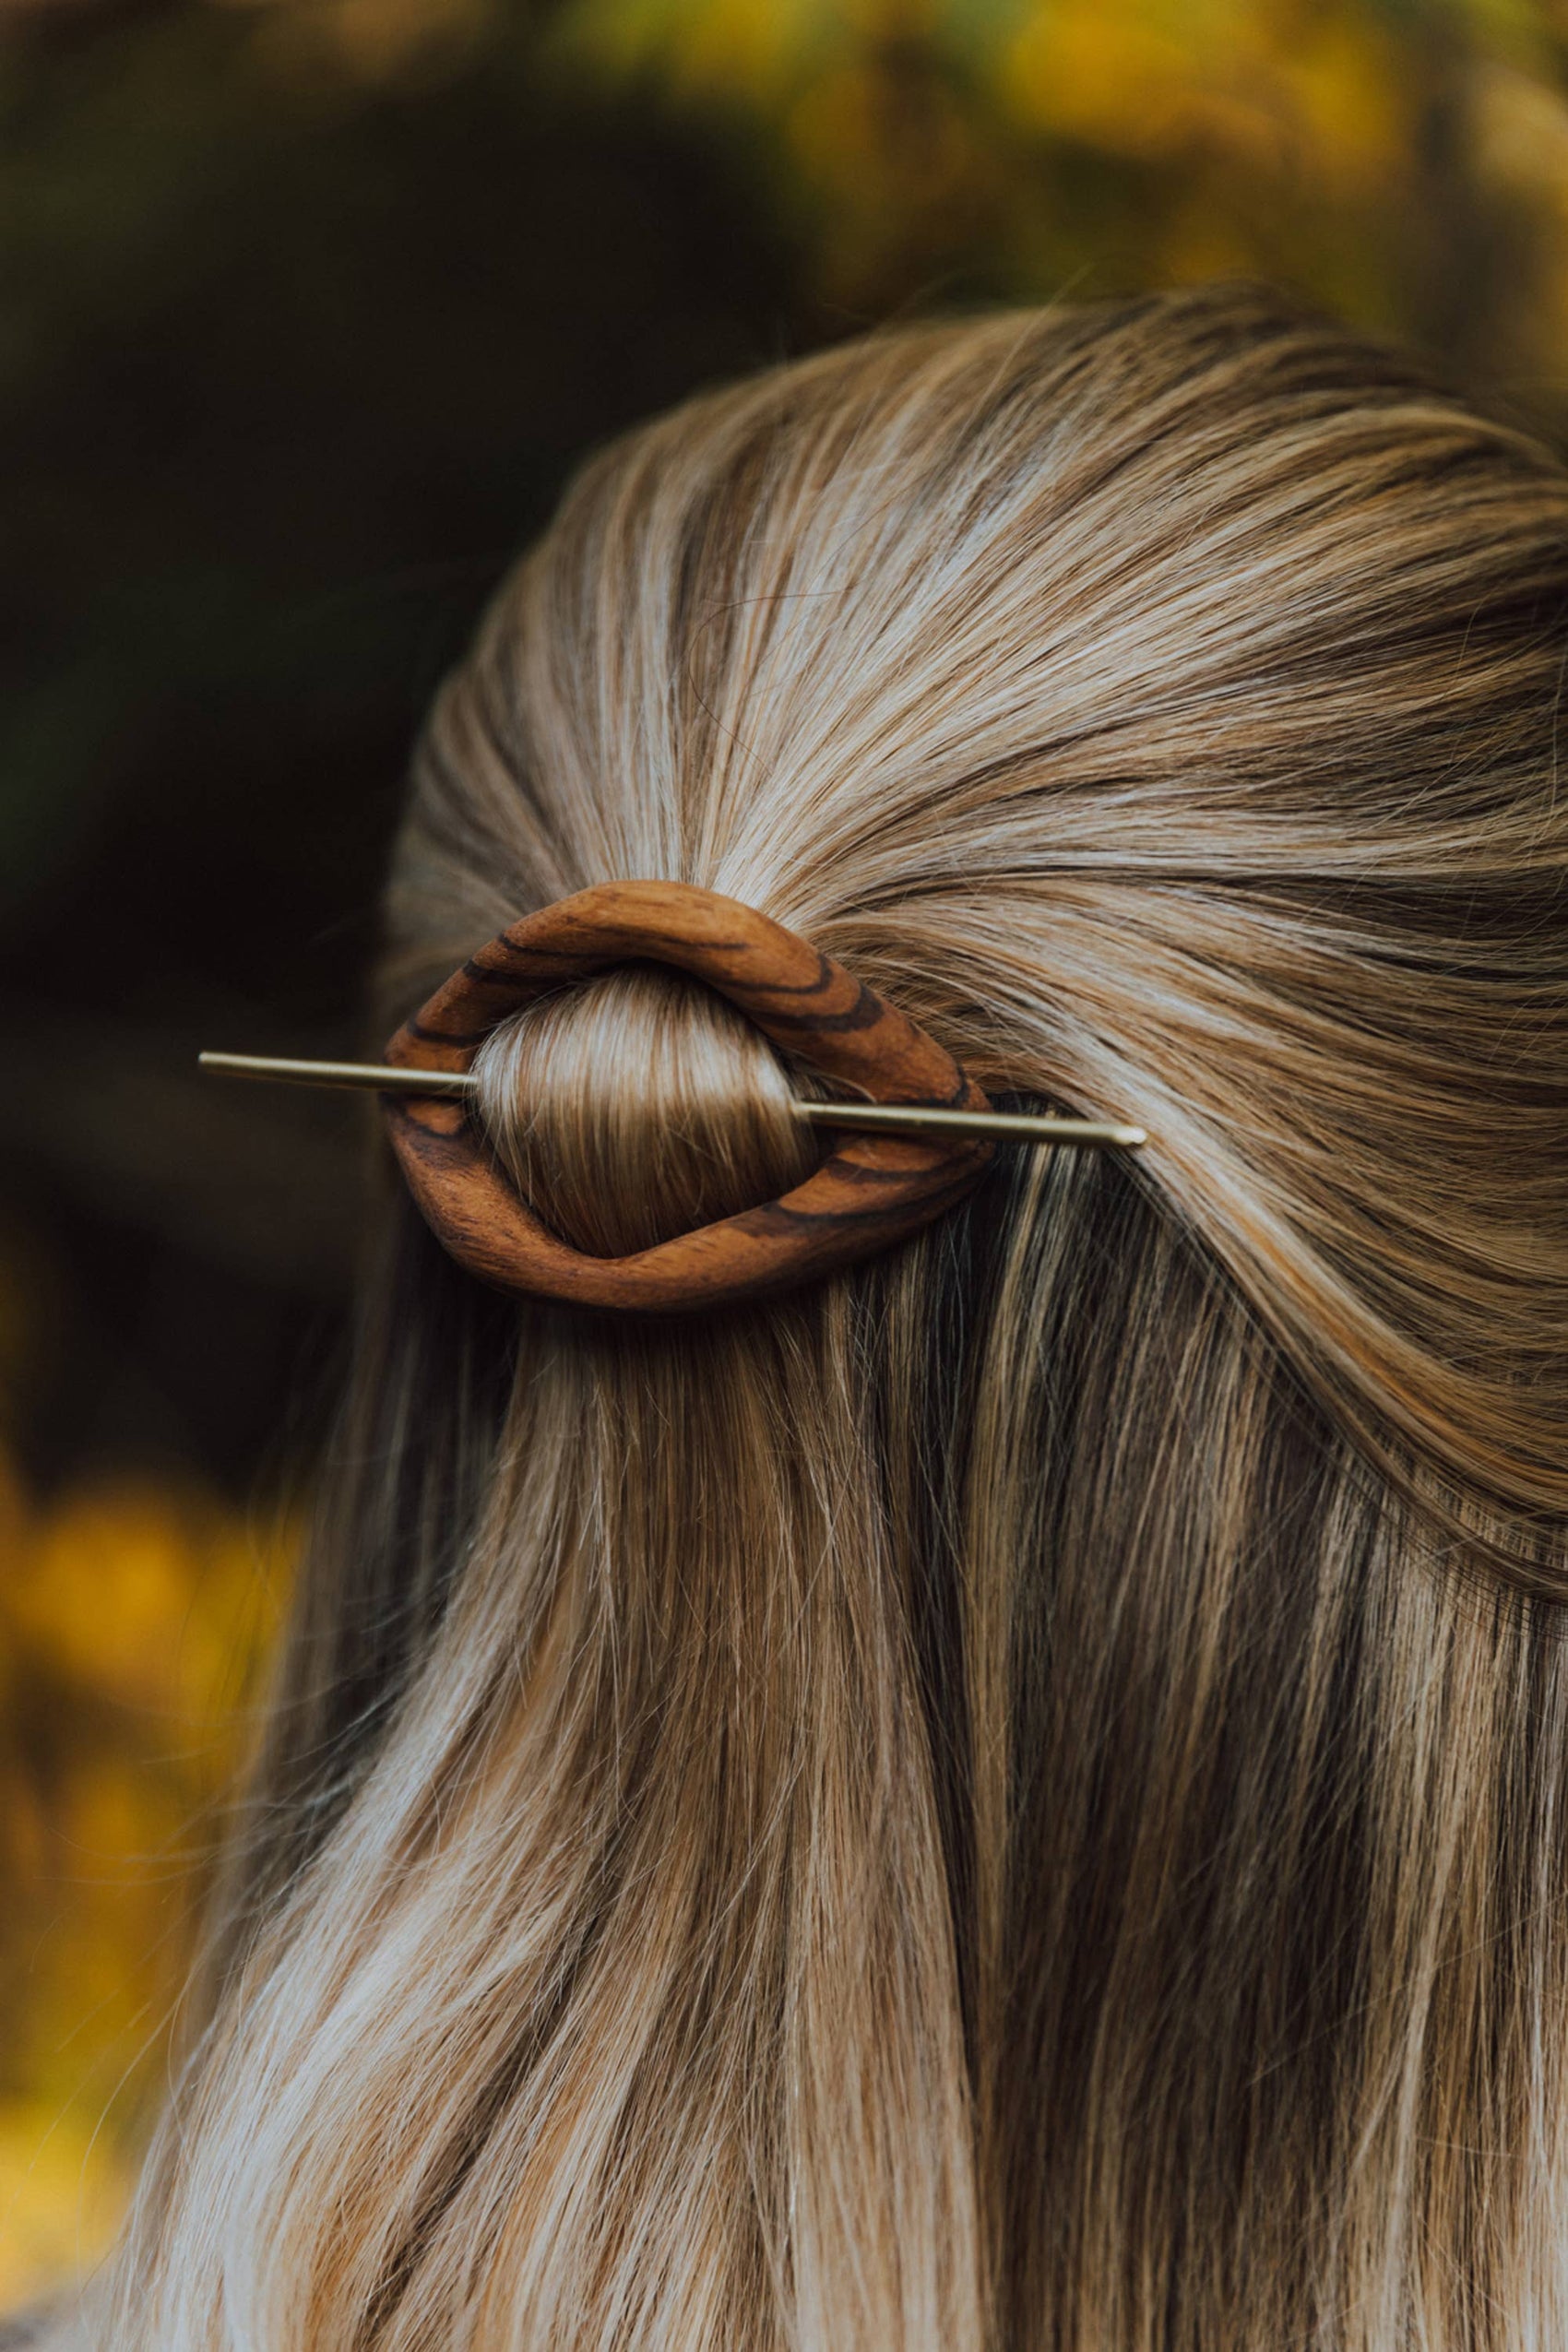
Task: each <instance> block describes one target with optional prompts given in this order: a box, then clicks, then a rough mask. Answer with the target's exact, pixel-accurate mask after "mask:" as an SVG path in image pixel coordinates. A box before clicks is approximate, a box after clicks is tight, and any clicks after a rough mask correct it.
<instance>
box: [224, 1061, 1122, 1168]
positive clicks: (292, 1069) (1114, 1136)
mask: <svg viewBox="0 0 1568 2352" xmlns="http://www.w3.org/2000/svg"><path fill="white" fill-rule="evenodd" d="M196 1059H197V1061H198V1062H199V1063H200V1064H201V1067H202V1068H203V1069H204V1070H211V1071H214V1072H215V1073H216V1074H217V1075H219V1076H220V1077H225V1078H258V1079H271V1080H274V1081H275V1082H276V1083H278V1084H279V1085H281V1086H291V1087H344V1088H359V1089H362V1091H364V1092H366V1093H369V1094H392V1095H424V1096H426V1097H427V1098H428V1097H431V1096H446V1097H448V1098H452V1097H456V1098H457V1099H463V1098H466V1097H468V1096H471V1095H474V1094H477V1093H478V1091H479V1080H478V1079H477V1078H476V1077H474V1076H473V1075H472V1073H471V1072H469V1071H467V1070H410V1069H397V1068H394V1067H393V1066H392V1064H391V1063H383V1062H300V1061H294V1060H291V1059H289V1058H288V1057H286V1056H283V1055H279V1054H267V1053H201V1054H198V1055H197V1056H196ZM790 1110H791V1112H792V1114H793V1116H794V1117H795V1118H797V1119H798V1120H799V1121H800V1122H801V1124H802V1126H803V1127H824V1128H832V1129H835V1130H836V1131H837V1132H840V1133H843V1134H855V1135H888V1134H893V1135H955V1136H972V1137H973V1138H974V1139H975V1140H976V1141H977V1142H985V1143H1001V1144H1082V1145H1100V1146H1115V1147H1117V1148H1120V1149H1122V1150H1123V1151H1135V1150H1136V1149H1137V1147H1138V1146H1139V1145H1140V1144H1144V1143H1146V1142H1147V1141H1148V1137H1147V1135H1146V1133H1145V1131H1144V1130H1143V1128H1142V1127H1128V1126H1123V1125H1121V1124H1119V1123H1117V1122H1115V1121H1111V1120H1103V1119H1052V1118H1049V1117H1046V1116H1044V1115H1037V1114H1035V1113H1034V1112H1032V1111H939V1110H936V1109H934V1108H932V1107H931V1106H929V1105H927V1104H922V1103H903V1102H808V1101H805V1100H804V1099H802V1098H800V1097H798V1096H797V1098H796V1099H795V1100H794V1101H793V1102H792V1103H791V1105H790Z"/></svg>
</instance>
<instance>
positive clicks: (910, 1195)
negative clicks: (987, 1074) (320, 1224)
mask: <svg viewBox="0 0 1568 2352" xmlns="http://www.w3.org/2000/svg"><path fill="white" fill-rule="evenodd" d="M625 963H654V964H664V965H669V966H671V968H673V969H675V970H677V971H683V972H685V973H687V974H688V975H689V976H690V978H691V979H693V980H699V981H701V983H702V984H703V985H704V986H705V987H707V988H711V989H713V990H715V991H716V992H717V993H718V994H719V995H720V996H724V997H728V999H729V1001H730V1003H731V1004H733V1005H734V1006H735V1008H736V1010H737V1011H738V1012H740V1013H742V1014H743V1015H744V1016H745V1017H746V1019H747V1020H749V1021H751V1022H752V1023H753V1024H754V1026H755V1027H756V1028H758V1029H760V1030H761V1032H762V1034H763V1036H764V1037H766V1039H769V1041H770V1042H771V1043H772V1044H774V1045H776V1046H777V1047H778V1049H779V1050H780V1051H782V1052H785V1053H788V1054H789V1055H790V1056H791V1057H792V1058H794V1059H796V1060H799V1061H801V1062H803V1063H805V1065H806V1067H807V1068H808V1069H811V1070H814V1071H817V1072H818V1073H819V1074H820V1075H822V1076H823V1077H825V1078H827V1079H829V1080H831V1081H832V1082H834V1083H835V1084H836V1085H837V1086H838V1087H842V1088H844V1089H845V1090H846V1091H847V1092H848V1094H849V1096H850V1098H851V1099H849V1100H844V1099H839V1100H837V1101H834V1102H807V1101H802V1100H797V1101H796V1103H795V1106H794V1108H795V1116H796V1117H797V1118H798V1119H799V1120H800V1121H801V1123H802V1125H805V1126H810V1127H825V1128H829V1129H836V1130H839V1131H841V1132H839V1133H838V1134H836V1135H835V1136H834V1138H833V1140H832V1143H831V1146H830V1148H829V1149H828V1150H827V1151H826V1154H825V1156H824V1158H823V1159H822V1160H821V1162H820V1164H819V1165H818V1166H817V1167H816V1168H815V1169H814V1170H813V1171H812V1173H811V1174H810V1175H809V1176H806V1177H804V1178H803V1179H802V1182H800V1183H798V1184H795V1185H793V1186H791V1188H790V1190H789V1191H788V1192H785V1193H781V1194H779V1195H778V1198H777V1199H776V1200H771V1201H763V1202H761V1203H759V1204H758V1205H757V1206H755V1207H753V1208H743V1209H741V1210H738V1211H737V1212H736V1214H735V1215H733V1216H732V1217H720V1218H715V1219H714V1220H713V1221H712V1222H711V1223H710V1224H707V1225H698V1226H694V1227H693V1228H692V1229H690V1230H689V1231H687V1232H683V1233H674V1234H671V1236H670V1238H669V1239H668V1240H667V1241H656V1242H654V1243H653V1244H652V1245H651V1246H650V1247H649V1248H647V1249H645V1250H634V1251H632V1252H631V1253H629V1254H628V1255H626V1256H624V1257H596V1256H593V1255H591V1254H590V1253H588V1252H586V1251H582V1250H578V1249H574V1248H573V1247H572V1245H571V1244H570V1242H568V1241H566V1240H565V1239H564V1237H563V1236H562V1235H561V1234H559V1233H557V1232H556V1231H555V1230H554V1229H552V1227H551V1226H550V1225H549V1224H548V1223H547V1222H546V1220H545V1219H544V1218H542V1217H541V1216H540V1214H539V1213H538V1211H537V1209H536V1208H535V1206H534V1205H533V1203H532V1202H531V1201H529V1200H525V1199H524V1197H523V1195H522V1194H521V1193H520V1192H519V1191H518V1190H517V1187H516V1186H515V1185H514V1184H513V1183H511V1182H509V1180H508V1179H507V1176H506V1174H505V1170H503V1169H502V1168H501V1167H500V1165H499V1164H498V1162H497V1161H496V1158H495V1156H494V1154H493V1152H492V1151H491V1150H490V1149H489V1147H488V1146H487V1145H486V1143H485V1140H484V1138H483V1136H482V1135H481V1134H480V1133H479V1130H478V1128H477V1126H476V1124H475V1123H474V1122H473V1121H472V1120H471V1119H469V1116H468V1106H469V1097H470V1096H471V1094H472V1092H473V1085H474V1080H473V1061H474V1056H475V1054H476V1053H478V1051H479V1050H480V1048H481V1046H482V1045H483V1043H484V1040H485V1039H486V1038H487V1037H490V1036H491V1035H492V1034H493V1031H494V1030H495V1029H496V1028H499V1026H500V1024H501V1023H502V1022H503V1021H505V1020H506V1019H507V1018H508V1017H509V1016H511V1015H512V1014H514V1013H516V1012H517V1011H518V1010H519V1009H520V1007H521V1006H523V1005H524V1004H528V1003H529V1001H530V1000H532V999H533V998H536V997H539V996H541V995H549V994H552V993H553V992H555V991H556V990H558V989H561V988H565V987H571V986H573V985H575V984H576V982H577V981H579V980H588V979H590V978H591V977H592V975H593V974H594V973H596V972H602V971H607V970H609V969H610V968H612V966H614V965H617V964H625ZM202 1060H203V1062H204V1063H205V1064H206V1066H207V1067H208V1069H222V1070H227V1071H229V1072H232V1073H233V1074H235V1075H243V1076H246V1077H253V1078H261V1077H269V1078H283V1079H291V1080H293V1081H295V1082H297V1083H301V1084H303V1085H305V1086H329V1087H330V1086H339V1087H340V1086H350V1087H367V1088H368V1089H369V1090H370V1091H371V1092H372V1093H374V1094H376V1095H379V1097H380V1099H381V1115H382V1117H383V1119H384V1120H385V1122H386V1133H387V1136H388V1139H389V1141H390V1143H391V1146H392V1149H393V1151H394V1153H395V1154H396V1156H397V1159H398V1165H399V1166H400V1168H401V1169H402V1171H403V1175H404V1178H405V1180H406V1182H407V1183H408V1187H409V1190H410V1194H412V1196H413V1201H414V1205H415V1206H416V1207H417V1208H418V1209H419V1211H420V1214H421V1215H422V1217H423V1218H424V1220H425V1222H426V1224H427V1225H428V1226H429V1227H430V1229H431V1230H432V1232H433V1233H434V1235H435V1237H436V1239H437V1240H438V1241H440V1242H441V1243H442V1245H443V1247H444V1248H445V1249H446V1250H447V1251H448V1252H449V1253H451V1255H452V1256H453V1257H454V1258H456V1259H457V1263H458V1265H461V1266H463V1267H465V1268H466V1269H467V1271H468V1272H469V1274H473V1275H477V1276H478V1277H479V1278H480V1279H481V1281H484V1282H493V1283H494V1284H496V1285H497V1286H498V1287H499V1288H500V1289H504V1290H513V1291H516V1292H517V1293H518V1294H519V1296H521V1297H524V1298H532V1299H552V1300H558V1301H562V1302H564V1303H567V1304H570V1305H574V1306H581V1307H594V1308H609V1309H610V1310H612V1312H614V1313H623V1314H652V1315H665V1314H687V1313H696V1312H699V1311H702V1310H705V1309H708V1308H716V1307H729V1306H734V1305H738V1304H739V1303H741V1302H742V1301H746V1300H753V1299H763V1298H769V1297H773V1296H775V1295H776V1294H777V1293H778V1292H779V1291H781V1290H788V1289H793V1288H794V1287H796V1286H797V1285H799V1284H801V1283H802V1282H810V1281H814V1280H816V1279H818V1278H819V1277H822V1276H824V1275H827V1274H833V1273H836V1272H837V1270H838V1269H839V1268H840V1267H842V1266H847V1265H853V1264H854V1263H855V1261H856V1260H857V1259H859V1258H864V1257H868V1256H870V1255H871V1254H872V1253H873V1252H875V1251H879V1250H885V1249H888V1248H891V1247H892V1246H893V1244H894V1243H896V1242H898V1241H907V1240H908V1239H909V1236H910V1235H911V1234H914V1233H918V1232H919V1231H920V1229H921V1227H922V1226H925V1225H929V1224H930V1223H931V1222H932V1219H933V1218H937V1217H940V1216H942V1215H943V1214H944V1212H945V1211H946V1210H948V1209H950V1208H954V1207H956V1206H957V1204H958V1203H959V1202H960V1201H962V1200H964V1199H966V1198H967V1197H968V1194H970V1193H972V1192H973V1191H974V1189H975V1187H976V1185H977V1184H978V1183H979V1182H980V1180H981V1178H982V1177H983V1176H984V1174H985V1172H986V1170H987V1168H988V1167H989V1166H990V1164H991V1160H992V1156H993V1154H994V1152H995V1149H996V1146H997V1145H998V1144H999V1143H1014V1144H1018V1143H1025V1144H1028V1143H1034V1144H1110V1145H1122V1146H1129V1147H1130V1146H1136V1145H1138V1144H1141V1143H1142V1142H1143V1140H1144V1137H1143V1134H1142V1131H1141V1129H1139V1128H1136V1127H1127V1126H1122V1125H1120V1124H1114V1125H1112V1124H1101V1123H1099V1121H1097V1120H1092V1119H1049V1118H1036V1117H1033V1116H1028V1115H1022V1114H1019V1113H1016V1112H1012V1111H997V1110H995V1109H994V1108H993V1107H992V1104H991V1103H990V1102H989V1101H988V1100H987V1099H986V1096H985V1093H984V1090H983V1089H982V1088H981V1087H980V1086H978V1085H977V1084H976V1082H975V1080H974V1079H973V1078H971V1077H970V1076H969V1075H968V1072H967V1071H966V1070H964V1069H962V1068H960V1066H959V1064H958V1063H956V1062H955V1061H954V1059H953V1056H952V1055H951V1054H950V1053H949V1052H948V1051H947V1050H946V1048H945V1047H944V1045H942V1044H940V1043H939V1042H938V1040H937V1039H935V1038H933V1037H932V1036H931V1035H930V1033H929V1032H928V1031H927V1030H925V1029H922V1028H921V1026H920V1024H919V1023H918V1022H917V1021H912V1020H911V1019H910V1018H909V1015H908V1014H906V1013H902V1012H900V1011H899V1009H898V1007H897V1005H896V1004H888V1003H887V1002H886V1000H885V998H883V997H881V996H879V995H878V994H877V993H876V992H875V990H874V989H873V988H871V987H869V986H867V984H866V983H865V982H864V981H863V980H857V979H856V977H855V975H854V974H853V973H852V972H848V971H846V970H845V968H844V967H843V965H842V964H839V963H837V962H836V961H835V960H834V958H833V957H832V956H828V955H825V954H824V953H823V952H822V950H821V949H820V948H818V947H815V946H814V945H813V944H812V943H811V942H810V941H809V940H807V939H802V937H801V936H800V935H799V933H798V932H792V931H787V930H786V929H785V927H784V926H783V924H782V923H779V922H776V921H774V920H773V918H772V917H771V916H770V915H765V914H764V913H763V912H762V911H761V909H759V908H756V907H748V906H745V905H743V904H742V902H741V900H739V899H737V898H727V897H721V896H720V895H719V893H718V892H716V891H712V890H699V889H697V888H695V886H694V885H692V884H690V883H680V882H647V881H638V882H602V883H598V884H596V885H594V886H593V887H592V888H591V889H588V890H579V891H578V892H577V893H576V896H575V897H570V898H559V899H557V900H556V901H555V903H554V904H553V905H552V906H549V907H540V909H538V911H537V912H536V913H534V914H531V915H524V916H522V917H520V918H519V920H518V921H517V922H515V923H512V924H511V925H510V926H509V927H508V928H507V929H506V930H505V931H504V932H501V933H500V935H499V936H498V937H497V938H495V939H492V940H490V941H488V942H487V943H486V944H485V945H484V946H482V947H478V948H476V949H475V950H474V953H473V954H472V955H471V956H469V958H468V959H467V961H466V962H465V963H463V964H461V965H460V966H459V967H458V968H457V970H456V971H455V972H454V973H453V974H452V976H451V978H450V979H449V980H444V981H443V983H442V985H441V986H440V987H439V988H438V989H437V990H436V992H435V993H434V996H432V997H431V998H430V999H429V1000H428V1001H427V1002H426V1003H425V1004H422V1005H421V1006H420V1008H419V1010H418V1012H417V1013H414V1014H412V1015H410V1017H409V1019H408V1020H406V1021H405V1022H404V1024H403V1026H402V1028H400V1029H399V1030H398V1033H397V1035H396V1036H395V1037H392V1038H389V1039H387V1041H386V1051H385V1053H384V1055H383V1058H382V1066H380V1067H377V1066H376V1065H375V1064H374V1063H371V1064H361V1063H357V1062H339V1063H307V1062H287V1061H272V1060H264V1059H263V1058H261V1057H260V1056H258V1055H247V1056H242V1055H239V1054H221V1055H220V1054H203V1056H202Z"/></svg>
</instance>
